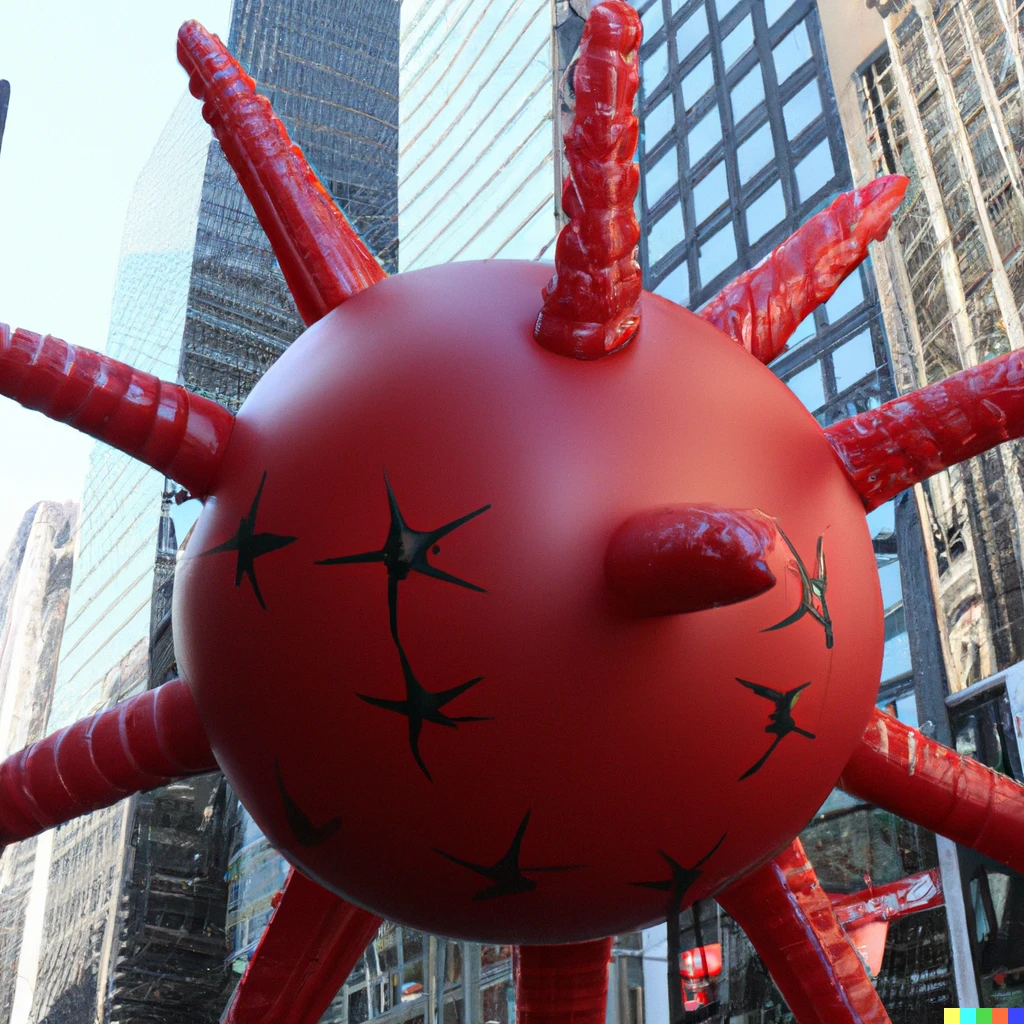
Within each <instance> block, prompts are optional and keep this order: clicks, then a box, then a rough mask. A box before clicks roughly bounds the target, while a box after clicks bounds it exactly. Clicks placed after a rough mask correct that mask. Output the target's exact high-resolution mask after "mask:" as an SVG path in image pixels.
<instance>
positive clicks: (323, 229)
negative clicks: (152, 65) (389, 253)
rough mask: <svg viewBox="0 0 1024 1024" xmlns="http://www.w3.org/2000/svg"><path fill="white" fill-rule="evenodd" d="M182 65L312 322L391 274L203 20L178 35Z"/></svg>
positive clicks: (304, 315) (299, 303) (298, 303)
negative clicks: (385, 269)
mask: <svg viewBox="0 0 1024 1024" xmlns="http://www.w3.org/2000/svg"><path fill="white" fill-rule="evenodd" d="M178 60H179V61H180V63H181V66H182V67H183V68H184V69H185V70H186V71H187V72H188V73H189V88H190V89H191V90H192V95H193V96H195V97H196V98H197V99H201V100H204V101H205V102H204V103H203V117H204V118H205V119H206V121H207V123H208V124H209V125H210V127H211V128H212V129H213V133H214V135H216V136H217V138H218V140H219V141H220V144H221V147H222V148H223V150H224V155H225V156H226V157H227V160H228V163H229V164H231V167H232V168H233V169H234V172H235V174H236V175H237V176H238V180H239V182H240V183H241V186H242V188H243V189H245V194H246V195H247V196H248V197H249V202H250V203H252V206H253V209H254V210H255V211H256V216H257V217H258V218H259V221H260V224H261V225H262V226H263V230H264V231H265V232H266V233H267V238H269V239H270V244H271V245H272V246H273V247H274V253H275V255H276V256H277V259H278V262H279V263H280V264H281V271H282V272H283V274H284V279H285V281H287V283H288V287H289V289H291V293H292V295H293V296H294V298H295V304H296V306H298V308H299V314H300V315H301V317H302V319H303V320H304V321H305V322H306V323H307V324H311V323H315V322H316V321H317V320H319V319H320V318H321V317H323V316H325V315H326V314H328V313H329V312H330V311H331V310H332V309H335V308H336V307H337V306H340V305H341V304H342V303H343V302H344V301H345V300H346V299H348V298H351V297H352V296H353V295H355V294H356V292H360V291H362V290H363V289H364V288H369V287H370V285H372V284H375V283H376V282H377V281H380V280H383V278H385V277H386V276H387V275H386V274H385V273H384V271H383V270H382V269H381V266H380V264H379V263H378V262H377V261H376V260H375V259H374V257H373V254H372V253H371V252H370V251H369V249H367V248H366V246H365V245H364V244H363V242H362V240H361V239H360V238H359V236H358V235H357V234H356V233H355V231H353V230H352V226H351V225H350V224H349V222H348V221H347V220H346V219H345V216H344V214H343V213H342V212H341V211H340V210H339V209H338V207H337V206H336V205H335V203H334V200H333V199H332V198H331V196H330V194H329V193H328V192H327V189H326V188H324V186H323V184H322V183H321V181H320V179H319V178H318V177H317V176H316V174H315V173H314V171H313V169H312V168H311V167H310V166H309V164H308V163H307V162H306V159H305V157H304V156H303V155H302V152H301V151H300V150H299V148H298V147H297V146H295V145H293V144H292V142H291V140H290V139H289V138H288V133H287V132H286V131H285V127H284V125H283V124H281V122H280V121H279V120H278V119H277V118H276V117H275V116H274V112H273V110H272V109H271V107H270V103H269V101H268V100H267V99H266V98H264V97H263V96H260V95H259V94H258V93H257V92H256V88H255V83H254V82H253V80H252V79H251V78H250V77H249V76H248V75H247V74H246V73H245V72H244V71H243V70H242V67H241V65H240V64H239V63H238V61H236V60H235V58H234V57H232V56H231V54H230V53H228V51H227V49H226V48H225V46H224V44H223V43H222V42H221V41H220V40H219V39H218V38H217V37H216V36H215V35H211V34H210V33H209V32H207V31H206V29H205V28H203V26H202V25H200V24H199V22H197V21H188V22H186V23H185V24H184V25H182V26H181V29H180V30H179V31H178Z"/></svg>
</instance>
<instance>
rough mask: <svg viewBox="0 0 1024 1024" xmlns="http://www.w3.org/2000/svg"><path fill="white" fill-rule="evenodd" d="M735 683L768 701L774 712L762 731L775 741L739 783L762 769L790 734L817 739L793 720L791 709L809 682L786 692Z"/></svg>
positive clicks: (756, 684)
mask: <svg viewBox="0 0 1024 1024" xmlns="http://www.w3.org/2000/svg"><path fill="white" fill-rule="evenodd" d="M736 682H737V683H739V684H740V685H741V686H745V687H746V688H747V689H748V690H751V691H752V692H754V693H756V694H757V695H758V697H764V699H765V700H770V701H771V702H772V703H773V704H774V705H775V710H774V711H773V712H772V713H771V714H770V715H769V716H768V724H767V725H766V726H765V727H764V731H765V732H766V733H768V734H769V735H770V736H774V737H775V739H774V740H773V741H772V745H771V746H770V747H769V748H768V749H767V750H766V751H765V753H764V756H763V757H761V759H760V760H759V761H758V762H757V763H756V764H754V765H753V766H752V767H750V768H748V769H747V770H746V771H745V772H744V773H743V774H742V775H741V776H740V777H739V781H740V782H742V781H743V780H744V779H749V778H750V776H751V775H753V774H754V772H756V771H759V770H760V769H761V768H762V767H764V764H765V762H766V761H767V760H768V758H769V757H771V756H772V754H773V753H775V748H776V747H777V746H778V745H779V744H780V743H781V742H782V740H783V739H784V738H785V737H786V736H788V735H789V734H790V733H791V732H795V733H796V734H797V735H799V736H805V737H807V739H809V740H813V739H816V738H817V737H816V736H815V735H814V733H813V732H808V731H807V730H806V729H801V728H800V726H798V725H797V724H796V722H795V721H794V720H793V708H794V707H795V706H796V702H797V701H798V700H799V699H800V694H801V693H803V691H804V690H806V689H807V687H808V686H810V685H811V684H810V683H809V682H808V683H802V684H801V685H800V686H794V687H793V689H792V690H786V691H785V692H783V691H782V690H773V689H772V688H771V687H770V686H762V685H761V684H760V683H752V682H750V681H749V680H747V679H737V680H736Z"/></svg>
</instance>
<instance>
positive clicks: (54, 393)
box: [0, 324, 235, 498]
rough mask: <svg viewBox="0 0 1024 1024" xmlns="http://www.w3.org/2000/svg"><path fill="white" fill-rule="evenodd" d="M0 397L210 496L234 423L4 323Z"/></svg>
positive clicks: (150, 379) (79, 351)
mask: <svg viewBox="0 0 1024 1024" xmlns="http://www.w3.org/2000/svg"><path fill="white" fill-rule="evenodd" d="M0 395H6V396H7V397H8V398H13V399H14V400H15V401H16V402H20V403H21V404H22V405H23V406H25V407H26V408H27V409H35V410H37V411H38V412H41V413H44V414H45V415H46V416H49V417H50V419H54V420H59V421H60V422H62V423H67V424H68V425H69V426H72V427H74V428H75V429H76V430H80V431H82V433H83V434H88V435H89V436H90V437H95V438H96V439H97V440H99V441H105V442H106V443H107V444H109V445H112V446H113V447H114V448H119V449H120V450H121V451H123V452H125V453H127V454H128V455H131V456H132V458H135V459H138V460H139V461H140V462H144V463H145V464H146V465H147V466H152V467H153V469H156V470H159V471H160V472H161V473H163V474H164V475H165V476H169V477H170V478H171V479H172V480H176V481H177V482H178V483H179V484H181V485H182V486H183V487H186V488H187V489H188V490H189V491H191V492H192V494H194V495H195V496H196V497H200V498H202V497H206V495H208V494H209V493H210V490H211V489H212V487H213V485H214V483H215V482H216V479H217V471H218V469H219V468H220V461H221V457H222V456H223V454H224V450H225V448H226V447H227V443H228V439H229V438H230V436H231V430H232V428H233V427H234V423H235V418H234V417H233V416H232V415H231V413H230V412H228V410H227V409H225V408H224V407H223V406H222V405H218V404H217V403H216V402H211V401H210V400H209V399H208V398H203V397H201V396H200V395H194V394H192V393H191V392H190V391H187V390H186V389H185V388H183V387H180V386H179V385H177V384H168V383H167V382H166V381H162V380H160V379H159V378H158V377H154V376H153V375H152V374H149V373H142V372H141V371H140V370H135V369H132V367H130V366H127V365H126V364H125V363H119V362H118V361H117V360H116V359H110V358H108V357H107V356H102V355H99V354H98V353H96V352H92V351H90V350H89V349H86V348H76V347H75V346H74V345H69V344H68V343H67V342H66V341H61V340H60V338H54V337H52V336H51V335H46V336H45V337H43V336H41V335H39V334H33V333H32V332H31V331H23V330H20V329H19V330H17V331H15V332H14V333H13V334H12V333H11V330H10V328H9V327H8V326H7V325H6V324H0Z"/></svg>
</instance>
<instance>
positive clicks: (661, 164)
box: [646, 147, 679, 206]
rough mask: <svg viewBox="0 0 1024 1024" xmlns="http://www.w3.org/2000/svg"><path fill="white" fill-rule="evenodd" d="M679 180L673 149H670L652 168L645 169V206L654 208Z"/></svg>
mask: <svg viewBox="0 0 1024 1024" xmlns="http://www.w3.org/2000/svg"><path fill="white" fill-rule="evenodd" d="M678 179H679V169H678V165H677V163H676V151H675V147H673V148H671V149H670V150H669V151H668V152H667V153H666V154H665V155H664V156H663V157H662V158H661V159H660V160H659V161H658V162H657V163H656V164H655V165H654V166H653V167H649V168H648V169H647V176H646V185H647V204H648V205H649V206H655V205H657V203H658V200H660V199H661V198H662V197H663V196H664V195H665V193H666V192H668V190H669V189H670V188H672V186H673V185H675V184H676V183H677V181H678Z"/></svg>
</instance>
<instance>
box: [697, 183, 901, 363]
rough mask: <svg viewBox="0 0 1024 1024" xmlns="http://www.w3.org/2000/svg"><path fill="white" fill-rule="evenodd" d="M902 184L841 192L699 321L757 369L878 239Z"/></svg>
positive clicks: (885, 228)
mask: <svg viewBox="0 0 1024 1024" xmlns="http://www.w3.org/2000/svg"><path fill="white" fill-rule="evenodd" d="M907 184H908V179H906V178H903V177H899V176H898V175H891V176H889V177H885V178H878V179H876V180H875V181H872V182H871V183H870V184H868V185H864V186H863V187H862V188H858V189H855V190H854V191H853V192H844V193H843V194H842V195H841V196H839V197H838V198H837V199H836V200H835V202H833V203H832V205H831V206H829V207H828V209H826V210H822V211H821V212H820V213H818V214H816V215H815V216H813V217H812V218H811V219H810V220H809V221H808V222H807V223H806V224H804V225H803V226H802V227H800V228H799V229H798V230H797V231H796V232H795V233H794V234H793V235H791V236H790V237H789V238H787V239H786V241H785V242H783V243H782V245H780V246H779V247H778V248H777V249H774V250H773V251H772V252H771V254H770V255H769V256H768V257H767V258H766V259H764V260H762V261H761V262H760V263H759V264H758V265H757V266H756V267H754V268H753V270H748V271H747V272H746V273H745V274H741V275H740V276H739V277H738V278H736V280H735V281H733V282H732V283H731V284H728V285H726V286H725V288H723V289H722V291H721V292H720V293H719V294H718V295H716V296H715V297H714V298H713V299H712V300H711V301H710V302H709V303H708V304H707V305H706V306H705V307H704V308H703V309H702V310H701V313H700V315H701V316H702V317H703V318H704V319H705V320H707V321H708V322H709V323H712V324H714V325H715V326H716V327H718V328H719V329H720V330H723V331H725V333H726V334H728V335H729V337H730V338H733V339H735V340H736V341H738V342H739V343H740V344H741V345H742V346H743V347H744V348H745V349H746V350H747V351H748V352H750V353H751V354H752V355H753V356H754V357H755V358H756V359H759V360H761V362H762V363H770V362H771V361H772V360H773V359H774V358H775V357H776V356H777V355H778V354H779V353H780V352H781V351H782V350H783V349H784V348H785V347H786V342H787V341H788V340H789V339H790V338H791V337H792V336H793V332H794V331H795V330H796V329H797V327H798V326H799V325H800V323H801V322H802V321H803V319H804V318H805V317H806V316H808V315H809V314H810V313H812V312H814V310H815V309H816V308H817V307H818V306H820V305H821V304H822V303H823V302H825V301H826V300H827V299H829V298H830V297H831V295H832V293H833V292H834V291H835V290H836V288H838V287H839V285H840V284H841V283H842V281H843V279H844V278H845V277H847V276H848V275H849V274H850V273H851V272H852V271H853V270H854V269H855V268H856V267H857V265H858V264H860V263H861V262H863V260H864V258H865V257H866V256H867V253H868V243H869V242H874V241H878V239H880V238H884V237H885V234H886V232H887V231H888V230H889V227H890V225H891V224H892V215H893V211H894V210H895V209H896V207H897V206H899V205H900V203H901V202H902V201H903V196H904V194H905V193H906V191H907Z"/></svg>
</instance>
